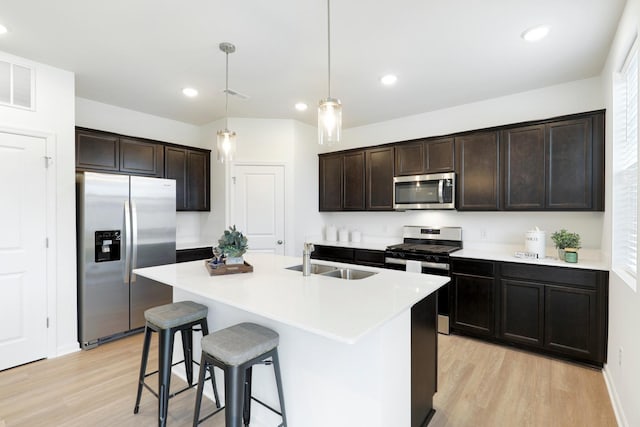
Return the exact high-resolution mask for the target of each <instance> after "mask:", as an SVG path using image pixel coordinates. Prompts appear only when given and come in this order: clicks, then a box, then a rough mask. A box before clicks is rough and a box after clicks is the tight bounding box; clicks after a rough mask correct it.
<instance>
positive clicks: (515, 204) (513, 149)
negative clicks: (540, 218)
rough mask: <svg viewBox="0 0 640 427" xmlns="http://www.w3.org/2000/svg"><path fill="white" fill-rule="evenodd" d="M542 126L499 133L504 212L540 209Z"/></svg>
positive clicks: (543, 167)
mask: <svg viewBox="0 0 640 427" xmlns="http://www.w3.org/2000/svg"><path fill="white" fill-rule="evenodd" d="M545 129H546V128H545V125H535V126H524V127H521V128H514V129H507V130H503V131H502V133H501V135H500V145H501V148H502V162H503V166H502V170H503V173H504V179H503V185H502V189H503V197H502V200H503V207H504V209H505V210H541V209H544V207H545V197H546V185H545V182H546V161H545Z"/></svg>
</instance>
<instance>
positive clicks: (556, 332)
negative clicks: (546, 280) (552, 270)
mask: <svg viewBox="0 0 640 427" xmlns="http://www.w3.org/2000/svg"><path fill="white" fill-rule="evenodd" d="M596 301H597V299H596V291H593V290H587V289H578V288H573V287H565V286H555V285H547V288H546V291H545V334H544V335H545V336H544V344H545V346H546V347H547V348H549V349H551V350H556V351H559V352H561V353H563V354H567V355H570V356H577V357H579V358H584V359H591V360H598V336H599V335H598V331H599V329H600V327H599V325H598V319H597V312H598V310H597V306H596Z"/></svg>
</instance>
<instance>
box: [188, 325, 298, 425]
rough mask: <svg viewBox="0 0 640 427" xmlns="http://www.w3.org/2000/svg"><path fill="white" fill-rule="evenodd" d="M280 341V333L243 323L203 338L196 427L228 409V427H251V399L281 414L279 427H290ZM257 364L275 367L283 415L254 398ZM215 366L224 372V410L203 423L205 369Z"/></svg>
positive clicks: (212, 414) (194, 416)
mask: <svg viewBox="0 0 640 427" xmlns="http://www.w3.org/2000/svg"><path fill="white" fill-rule="evenodd" d="M278 340H279V336H278V333H277V332H275V331H273V330H271V329H268V328H265V327H264V326H260V325H256V324H255V323H240V324H238V325H234V326H231V327H228V328H226V329H221V330H219V331H217V332H214V333H212V334H210V335H207V336H205V337H203V338H202V358H201V360H200V367H201V369H200V379H199V380H198V391H197V392H196V407H195V411H194V414H193V425H194V427H195V426H197V425H198V424H200V423H201V422H203V421H205V420H206V419H208V418H210V417H212V416H214V415H215V414H217V413H218V412H220V411H221V410H222V409H225V408H226V411H225V425H226V427H240V426H241V425H242V424H241V423H242V421H244V425H245V426H248V425H249V420H250V418H251V400H252V399H253V400H255V401H256V402H258V403H259V404H261V405H262V406H264V407H266V408H267V409H269V410H271V411H272V412H275V413H276V414H278V415H280V416H281V417H282V424H280V427H286V426H287V417H286V414H285V409H284V397H283V395H282V379H281V377H280V362H279V360H278ZM268 359H271V360H268ZM257 364H264V365H271V364H273V370H274V373H275V377H276V385H277V387H278V400H279V401H280V412H278V411H277V410H275V409H274V408H272V407H271V406H269V405H267V404H266V403H264V402H261V401H260V400H258V399H256V398H255V397H253V396H251V374H252V368H253V365H257ZM212 365H213V366H217V367H218V368H220V369H222V370H223V371H224V392H225V407H224V408H218V409H216V410H215V411H214V412H213V413H211V414H209V415H207V416H206V417H204V418H203V419H201V420H200V419H199V418H200V406H201V403H202V388H203V387H202V384H203V383H204V381H203V378H204V373H205V369H204V368H203V367H210V366H212Z"/></svg>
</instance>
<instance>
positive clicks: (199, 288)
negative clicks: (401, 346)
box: [133, 253, 449, 344]
mask: <svg viewBox="0 0 640 427" xmlns="http://www.w3.org/2000/svg"><path fill="white" fill-rule="evenodd" d="M245 261H246V262H248V263H249V264H251V265H252V266H253V268H254V271H253V272H252V273H239V274H229V275H223V276H209V273H208V272H207V269H206V267H205V265H204V261H202V260H200V261H191V262H185V263H180V264H168V265H161V266H157V267H147V268H139V269H135V270H134V271H133V272H134V273H135V274H138V275H140V276H143V277H146V278H149V279H152V280H155V281H158V282H161V283H165V284H168V285H171V286H173V287H174V288H177V289H182V290H185V291H188V292H191V293H193V294H195V295H199V296H202V297H205V298H208V299H211V300H213V301H217V302H220V303H223V304H227V305H229V306H232V307H235V308H238V309H241V310H245V311H248V312H250V313H253V314H257V315H259V316H263V317H266V318H269V319H271V320H275V321H277V322H282V323H284V324H286V325H289V326H293V327H296V328H299V329H301V330H304V331H306V332H311V333H314V334H317V335H321V336H324V337H327V338H330V339H333V340H336V341H340V342H344V343H348V344H353V343H355V342H356V341H358V340H359V339H360V338H361V337H362V336H364V335H366V334H367V333H368V332H370V331H372V330H374V329H376V328H377V327H379V326H380V325H382V324H384V323H385V322H388V321H389V320H391V319H393V318H394V317H396V316H398V315H399V314H400V313H402V312H404V311H405V310H407V309H410V308H411V307H412V306H413V305H414V304H415V303H417V302H418V301H421V300H422V299H423V298H425V297H426V296H428V295H430V294H431V293H433V292H435V291H436V290H437V289H439V288H440V287H441V286H443V285H444V284H446V283H447V282H448V281H449V278H448V277H443V276H433V275H428V274H419V273H406V272H403V271H396V270H387V269H381V268H375V267H366V266H360V265H351V264H341V263H335V262H326V261H317V260H314V261H313V263H314V264H324V265H333V266H336V267H346V268H352V269H353V268H355V269H358V270H366V271H374V272H376V273H377V274H374V275H372V276H369V277H366V278H364V279H359V280H345V279H340V278H334V277H326V276H322V275H319V274H312V275H310V276H307V277H304V276H303V275H302V273H301V272H300V271H293V270H288V269H287V267H291V266H295V265H300V264H301V263H302V260H301V258H297V257H289V256H280V255H273V254H257V253H251V254H245Z"/></svg>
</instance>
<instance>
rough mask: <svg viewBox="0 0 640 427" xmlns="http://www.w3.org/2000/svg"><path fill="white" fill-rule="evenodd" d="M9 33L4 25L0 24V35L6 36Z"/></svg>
mask: <svg viewBox="0 0 640 427" xmlns="http://www.w3.org/2000/svg"><path fill="white" fill-rule="evenodd" d="M8 32H9V29H8V28H7V27H5V26H4V25H2V24H0V34H6V33H8Z"/></svg>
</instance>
